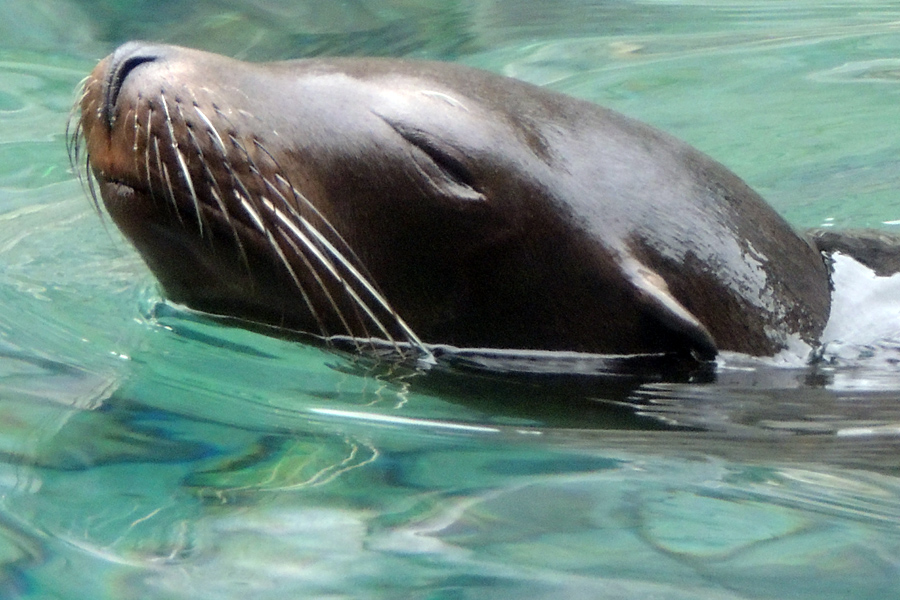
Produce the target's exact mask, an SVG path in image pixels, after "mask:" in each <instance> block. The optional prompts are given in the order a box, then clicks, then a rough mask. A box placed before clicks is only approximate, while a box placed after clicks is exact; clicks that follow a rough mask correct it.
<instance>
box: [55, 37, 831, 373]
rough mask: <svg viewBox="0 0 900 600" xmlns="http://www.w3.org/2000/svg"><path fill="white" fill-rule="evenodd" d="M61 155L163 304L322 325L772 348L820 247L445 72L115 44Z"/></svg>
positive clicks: (528, 342)
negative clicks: (150, 277) (96, 197)
mask: <svg viewBox="0 0 900 600" xmlns="http://www.w3.org/2000/svg"><path fill="white" fill-rule="evenodd" d="M80 110H81V120H80V123H79V125H78V130H77V133H76V135H75V139H74V140H73V144H72V148H73V153H74V154H75V159H74V160H76V161H79V162H80V158H79V156H80V155H79V152H81V151H82V149H83V150H84V151H85V154H84V158H85V161H86V164H87V165H88V168H89V169H90V170H91V172H92V173H93V176H94V178H95V179H96V181H97V183H98V186H99V192H100V195H101V196H102V199H103V202H104V204H105V206H106V209H107V211H108V212H109V214H110V215H111V217H112V219H113V220H114V221H115V223H116V224H117V225H118V226H119V228H120V229H121V230H122V231H123V232H124V233H125V235H126V236H127V237H128V238H129V239H130V240H131V241H132V243H133V244H134V245H135V246H136V248H137V249H138V251H139V252H140V253H141V255H142V256H143V258H144V259H145V261H146V262H147V264H148V265H149V266H150V268H151V269H152V270H153V272H154V274H155V275H156V277H157V278H158V279H159V281H160V283H161V285H162V287H163V290H164V292H165V293H166V294H167V295H168V296H169V297H170V298H171V299H173V300H175V301H178V302H182V303H184V304H186V305H188V306H190V307H192V308H196V309H199V310H203V311H207V312H211V313H215V314H221V315H227V316H233V317H238V318H241V319H245V320H248V321H252V322H259V323H264V324H268V325H274V326H277V327H284V328H287V329H291V330H297V331H304V332H310V333H313V334H317V335H322V336H324V337H329V336H350V337H354V338H369V337H376V338H385V339H396V340H402V341H406V342H411V343H412V344H413V345H420V344H422V343H423V342H424V343H425V344H451V345H455V346H465V347H482V348H512V349H540V350H571V351H577V352H591V353H600V354H643V353H673V354H682V355H693V356H696V357H699V358H702V359H710V358H712V357H714V356H715V354H716V352H717V351H718V350H732V351H736V352H742V353H746V354H751V355H759V356H763V355H773V354H775V353H777V352H778V351H780V350H782V349H783V348H785V347H786V346H787V345H788V344H789V343H790V341H791V340H792V339H795V338H799V339H800V340H803V341H805V342H807V343H809V344H815V343H816V341H817V340H818V339H819V336H820V335H821V333H822V331H823V329H824V327H825V323H826V321H827V319H828V314H829V302H830V289H829V285H830V282H829V274H828V269H827V267H826V264H825V262H824V261H823V259H822V256H821V254H820V253H819V252H818V250H816V249H815V248H813V247H812V246H811V245H810V244H809V243H808V242H807V241H806V240H805V239H803V238H801V237H800V236H798V235H797V234H796V233H795V232H794V231H793V230H792V229H791V227H790V226H789V225H788V224H787V223H786V222H785V221H784V220H783V219H782V218H781V217H779V216H778V215H777V214H776V213H775V212H774V211H773V210H772V209H771V208H770V207H769V206H768V205H767V204H766V203H765V202H764V201H763V200H762V199H761V198H760V197H759V196H758V195H757V194H756V193H755V192H753V191H752V190H751V189H750V188H749V187H748V186H747V185H746V184H745V183H744V182H743V181H741V180H740V179H739V178H738V177H737V176H735V175H734V174H732V173H731V172H730V171H728V170H727V169H726V168H725V167H723V166H722V165H720V164H719V163H717V162H715V161H713V160H712V159H710V158H709V157H707V156H705V155H703V154H702V153H700V152H698V151H697V150H695V149H693V148H691V147H690V146H688V145H686V144H684V143H682V142H680V141H678V140H676V139H674V138H672V137H671V136H668V135H666V134H664V133H662V132H659V131H657V130H655V129H653V128H651V127H649V126H647V125H644V124H641V123H639V122H636V121H634V120H632V119H629V118H627V117H625V116H622V115H620V114H617V113H615V112H612V111H609V110H607V109H604V108H601V107H599V106H596V105H594V104H591V103H588V102H584V101H581V100H577V99H573V98H570V97H567V96H564V95H561V94H558V93H554V92H551V91H548V90H545V89H542V88H538V87H535V86H532V85H529V84H526V83H523V82H519V81H516V80H512V79H509V78H505V77H500V76H497V75H493V74H489V73H485V72H482V71H478V70H474V69H470V68H466V67H462V66H459V65H453V64H443V63H427V62H409V61H400V60H384V59H360V58H343V59H316V60H301V61H291V62H283V63H270V64H251V63H245V62H240V61H236V60H232V59H228V58H225V57H221V56H217V55H213V54H208V53H204V52H200V51H196V50H188V49H184V48H177V47H171V46H156V45H147V44H140V43H132V44H127V45H125V46H123V47H121V48H120V49H119V50H117V51H116V52H115V53H114V54H113V55H111V56H110V57H108V58H106V59H104V60H103V61H102V62H101V63H100V64H99V65H98V66H97V68H96V69H95V70H94V72H93V73H92V74H91V76H90V77H89V78H88V80H87V82H86V84H85V88H84V96H83V98H82V100H81V103H80Z"/></svg>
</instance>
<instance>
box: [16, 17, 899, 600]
mask: <svg viewBox="0 0 900 600" xmlns="http://www.w3.org/2000/svg"><path fill="white" fill-rule="evenodd" d="M131 37H143V38H149V39H156V40H163V41H169V42H175V43H182V44H189V45H195V46H201V47H205V48H209V49H213V50H217V51H220V52H224V53H227V54H230V55H235V56H241V57H247V58H254V59H265V58H286V57H291V56H303V55H315V54H346V53H351V54H362V53H375V54H388V55H409V56H417V57H429V58H439V59H446V60H456V61H461V62H465V63H468V64H472V65H476V66H481V67H485V68H488V69H491V70H494V71H497V72H500V73H504V74H507V75H511V76H515V77H520V78H522V79H526V80H529V81H533V82H536V83H539V84H542V85H547V86H551V87H554V88H556V89H559V90H562V91H565V92H568V93H571V94H574V95H578V96H581V97H584V98H588V99H591V100H594V101H597V102H600V103H602V104H605V105H608V106H612V107H614V108H616V109H619V110H621V111H623V112H626V113H628V114H630V115H632V116H635V117H638V118H641V119H643V120H645V121H649V122H651V123H654V124H656V125H658V126H660V127H662V128H664V129H666V130H668V131H670V132H672V133H674V134H676V135H678V136H679V137H682V138H684V139H686V140H688V141H690V142H691V143H693V144H695V145H696V146H698V147H700V148H701V149H703V150H704V151H706V152H707V153H709V154H711V155H713V156H714V157H716V158H717V159H719V160H721V161H722V162H724V163H725V164H727V165H728V166H730V167H731V168H732V169H733V170H735V171H736V172H738V173H739V174H740V175H741V176H742V177H744V178H745V179H746V180H748V181H749V182H750V183H751V185H753V186H754V187H756V188H757V189H758V190H760V191H761V192H762V193H763V195H764V196H766V197H767V198H768V199H769V200H770V201H771V202H772V203H773V204H774V205H775V206H776V207H777V208H778V210H779V211H781V212H782V213H783V214H785V215H786V216H787V217H788V218H789V219H790V220H791V221H792V222H793V223H794V224H796V225H797V226H798V227H807V226H819V225H823V224H824V225H832V226H835V227H849V226H856V227H863V226H864V227H881V228H884V229H888V230H892V229H895V228H896V227H897V225H895V224H891V222H892V221H896V220H900V202H898V190H900V169H898V168H897V156H898V148H900V7H897V6H896V3H892V2H874V1H873V2H864V1H861V2H846V3H844V2H829V3H827V4H826V3H821V2H813V1H809V2H796V1H795V2H779V1H774V0H772V1H765V2H759V1H756V2H726V1H713V0H708V1H705V2H699V1H698V2H676V1H657V2H652V1H648V2H625V1H622V2H599V1H597V2H590V1H566V2H564V1H561V0H557V1H550V2H547V1H542V2H537V1H533V2H512V1H503V0H494V1H488V0H483V1H482V0H468V1H458V2H449V3H447V2H423V1H422V0H418V1H413V0H392V1H388V0H384V1H383V2H374V1H372V2H366V1H362V0H360V1H355V2H352V1H348V2H340V3H338V2H335V3H331V4H322V3H321V2H295V1H290V2H289V1H287V0H284V1H281V2H279V1H275V0H268V1H265V0H259V1H257V2H243V3H242V2H234V1H227V0H219V1H216V0H204V1H202V2H196V3H194V2H190V3H188V2H174V1H172V2H142V1H138V0H131V1H123V0H119V1H117V2H112V1H104V0H93V1H88V0H85V1H82V2H75V1H66V0H40V1H38V2H31V1H28V2H26V1H25V0H6V1H5V2H4V3H2V4H0V265H2V268H0V597H3V598H28V599H32V598H33V599H37V598H41V599H44V598H65V599H80V598H96V599H102V598H116V599H122V598H141V599H145V598H160V599H175V598H385V599H398V598H410V599H413V598H415V599H419V598H421V599H457V598H491V599H494V598H516V599H521V598H529V599H530V598H576V599H577V598H592V599H593V598H602V599H606V598H609V599H626V598H628V599H630V598H635V599H645V598H660V599H666V600H669V599H682V598H684V599H688V598H690V599H697V598H701V599H707V598H708V599H743V598H747V599H749V598H753V599H759V598H764V599H770V598H771V599H782V598H792V599H794V598H796V599H805V598H810V599H812V598H815V599H823V598H824V599H879V600H881V599H885V598H893V597H895V596H896V593H897V590H898V589H900V468H898V467H900V458H898V457H900V377H898V375H897V367H896V363H894V362H891V361H884V362H877V361H875V362H871V363H866V362H863V363H862V365H861V366H857V367H856V368H841V367H839V366H838V367H834V368H830V367H829V368H824V367H823V368H819V369H817V370H811V369H806V368H777V367H775V366H772V365H754V364H752V363H751V364H736V365H731V364H730V363H726V364H725V365H724V366H723V368H722V370H721V371H720V372H719V374H718V377H717V381H716V382H714V383H699V382H695V383H684V384H654V385H649V384H648V385H643V386H641V385H638V384H635V383H629V382H620V383H617V384H616V385H612V383H610V382H605V383H601V384H597V383H592V384H590V387H585V384H584V382H577V381H576V382H563V383H560V382H550V381H503V380H491V379H483V378H478V377H474V376H468V377H464V376H457V377H454V376H446V377H441V376H430V377H422V376H416V375H414V374H411V373H403V372H399V371H395V372H389V371H386V370H384V369H382V370H381V371H377V372H376V371H372V370H370V369H367V368H366V366H365V365H360V364H356V363H354V362H353V361H352V360H349V359H348V358H346V357H342V356H338V355H335V354H331V353H328V352H325V351H323V350H320V349H317V348H312V347H308V346H304V345H301V344H297V343H290V342H286V341H280V340H275V339H271V338H267V337H263V336H260V335H257V334H253V333H250V332H247V331H243V330H240V329H231V328H227V327H223V326H220V325H215V324H212V323H208V322H204V321H203V320H202V319H197V318H195V317H193V316H191V315H190V314H187V313H185V312H183V311H180V310H178V309H177V308H174V307H171V306H168V305H166V304H162V303H161V300H160V298H159V297H158V294H157V292H156V289H155V287H154V284H153V280H152V278H151V277H150V275H149V273H148V272H147V270H146V269H145V267H144V266H143V265H142V263H141V262H140V259H139V258H138V257H137V256H136V255H135V254H134V252H133V251H132V250H131V249H130V248H129V247H128V245H127V244H126V243H125V242H124V241H123V240H122V239H121V238H120V237H119V235H118V234H117V233H116V232H115V231H113V230H111V229H106V228H105V227H104V225H103V223H102V221H101V220H100V219H99V218H98V217H97V215H95V214H94V213H93V212H92V210H91V207H90V205H89V202H88V201H87V200H86V198H85V196H84V194H83V192H82V191H81V189H80V188H79V186H78V183H77V182H76V181H75V180H74V178H73V177H72V175H71V174H70V173H69V172H68V165H67V160H66V157H65V149H64V143H63V131H64V128H65V123H66V118H67V114H68V110H69V106H70V104H71V102H72V100H73V94H74V92H73V90H74V88H75V86H76V84H77V83H78V81H79V80H80V79H81V78H82V77H83V76H84V75H85V74H86V73H87V72H88V71H89V70H90V69H91V68H92V66H93V64H94V63H95V61H96V60H97V59H98V58H100V57H101V56H103V55H104V54H106V53H108V52H109V51H111V50H112V49H113V48H114V47H115V45H116V44H117V43H119V42H121V41H124V40H125V39H128V38H131ZM623 405H626V406H623ZM627 405H636V406H638V407H639V408H638V409H630V408H628V406H627ZM665 423H677V424H684V425H686V426H687V427H685V428H681V429H666V428H665V427H663V424H665Z"/></svg>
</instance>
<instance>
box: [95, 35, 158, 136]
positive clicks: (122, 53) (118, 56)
mask: <svg viewBox="0 0 900 600" xmlns="http://www.w3.org/2000/svg"><path fill="white" fill-rule="evenodd" d="M158 58H159V54H158V53H156V52H154V50H153V48H152V47H143V46H141V45H139V44H137V43H129V44H126V45H124V46H122V47H121V48H119V49H118V50H116V52H115V53H114V54H113V56H112V60H111V63H110V66H109V70H108V71H107V76H106V84H105V85H106V90H105V93H104V95H103V96H104V97H103V111H104V113H105V116H106V123H107V125H109V127H110V128H112V126H113V125H114V124H115V120H116V102H118V100H119V92H121V91H122V85H123V84H124V83H125V79H127V78H128V76H129V75H130V74H131V73H133V72H134V70H135V69H136V68H137V67H139V66H140V65H142V64H144V63H148V62H153V61H155V60H157V59H158Z"/></svg>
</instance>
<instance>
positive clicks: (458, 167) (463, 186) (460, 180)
mask: <svg viewBox="0 0 900 600" xmlns="http://www.w3.org/2000/svg"><path fill="white" fill-rule="evenodd" d="M382 119H384V117H382ZM384 121H385V122H386V123H387V124H388V125H390V126H391V128H392V129H393V130H394V131H396V132H397V133H398V134H400V136H401V137H402V138H403V139H404V140H406V141H407V142H408V143H409V144H411V145H412V146H414V147H415V148H417V149H418V150H420V151H421V154H422V155H423V156H421V158H422V159H425V160H428V161H429V163H431V164H430V165H419V167H420V168H419V170H420V171H421V172H422V173H423V174H424V175H425V176H426V177H428V178H429V180H430V182H431V183H432V185H434V186H435V187H436V188H438V190H439V191H441V192H442V193H443V194H445V195H448V196H451V197H457V198H461V199H465V200H485V196H484V194H482V193H481V192H480V191H479V190H478V186H477V183H476V180H475V177H474V176H473V175H472V172H471V171H470V170H469V168H468V167H467V166H466V165H465V163H464V162H463V161H464V158H465V157H464V155H463V154H462V153H461V152H460V151H459V150H457V149H456V148H454V147H452V146H450V145H449V144H447V143H446V142H444V141H443V140H441V139H438V138H435V137H434V136H431V135H429V134H427V133H425V132H424V131H421V130H417V129H413V128H410V127H406V126H403V125H399V124H397V123H394V122H391V121H390V120H388V119H384ZM429 159H430V160H429ZM429 167H430V168H429Z"/></svg>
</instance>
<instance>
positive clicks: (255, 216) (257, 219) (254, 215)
mask: <svg viewBox="0 0 900 600" xmlns="http://www.w3.org/2000/svg"><path fill="white" fill-rule="evenodd" d="M235 197H236V198H237V200H238V201H239V202H240V204H241V206H242V207H243V208H244V211H245V212H246V213H247V214H248V215H249V216H250V219H251V220H252V221H253V222H254V223H255V224H256V226H257V229H259V231H260V232H261V233H262V234H264V235H265V236H266V238H267V239H268V241H269V246H270V247H271V248H272V250H274V251H275V253H276V254H277V255H278V258H279V259H280V260H281V262H282V264H283V265H284V267H285V268H286V269H287V270H288V273H289V274H290V276H291V279H292V280H293V281H294V284H295V285H296V286H297V289H298V290H300V294H301V296H302V297H303V301H304V303H305V304H306V306H307V308H309V311H310V312H311V313H312V315H313V318H314V319H315V320H316V323H317V324H318V325H319V329H320V330H321V332H322V335H323V336H327V335H328V333H327V329H326V327H325V324H324V322H323V321H322V319H321V318H320V317H319V313H318V312H317V311H316V309H315V307H314V305H313V302H312V299H311V298H310V297H309V294H308V293H307V292H306V288H304V287H303V284H302V283H301V282H300V278H299V277H298V276H297V273H296V271H294V268H293V266H292V265H291V263H290V261H289V260H288V258H287V256H285V254H284V251H283V250H282V249H281V246H280V245H278V242H277V241H276V240H275V237H274V236H273V235H272V231H271V229H270V228H269V227H266V225H265V223H263V220H262V217H261V216H260V214H259V213H258V212H257V211H256V209H255V208H254V207H253V205H252V204H250V201H249V200H248V199H247V198H245V197H244V196H241V195H240V194H237V193H235Z"/></svg>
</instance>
